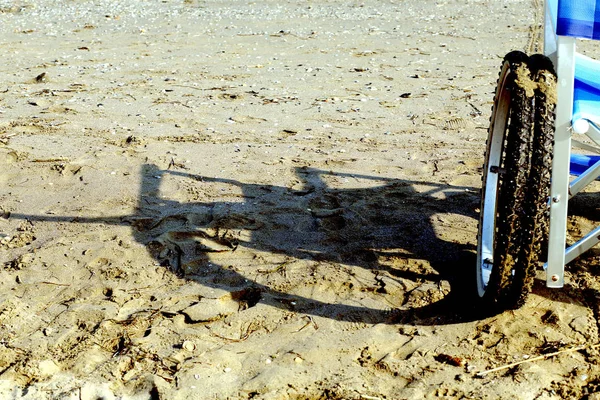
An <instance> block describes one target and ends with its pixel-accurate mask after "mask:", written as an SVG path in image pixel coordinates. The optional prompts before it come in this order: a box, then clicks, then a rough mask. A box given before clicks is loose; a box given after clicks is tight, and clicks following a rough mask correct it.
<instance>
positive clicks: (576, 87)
mask: <svg viewBox="0 0 600 400" xmlns="http://www.w3.org/2000/svg"><path fill="white" fill-rule="evenodd" d="M598 71H600V61H598V60H594V59H591V58H589V57H586V56H583V55H581V54H577V55H576V56H575V82H574V84H573V118H572V121H573V122H575V121H577V120H578V119H586V120H588V121H589V122H591V123H593V124H594V125H596V126H598V127H600V80H599V79H598Z"/></svg>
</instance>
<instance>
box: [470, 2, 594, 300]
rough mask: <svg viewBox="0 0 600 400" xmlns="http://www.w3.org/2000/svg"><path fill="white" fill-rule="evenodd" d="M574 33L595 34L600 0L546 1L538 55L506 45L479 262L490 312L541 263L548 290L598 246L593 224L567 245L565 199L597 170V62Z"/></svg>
mask: <svg viewBox="0 0 600 400" xmlns="http://www.w3.org/2000/svg"><path fill="white" fill-rule="evenodd" d="M577 39H593V40H600V0H546V4H545V18H544V54H536V55H532V56H528V55H526V54H524V53H522V52H519V51H513V52H511V53H509V54H507V55H506V56H505V57H504V61H503V63H502V66H501V70H500V76H499V79H498V83H497V87H496V92H495V97H494V105H493V108H492V115H491V118H490V126H489V130H488V140H487V144H486V153H485V161H484V166H483V177H482V196H481V197H482V199H481V209H480V217H479V227H478V245H477V261H476V279H477V295H478V298H479V300H480V301H481V302H483V304H484V305H485V306H486V307H489V309H490V310H492V309H493V310H506V309H515V308H518V307H520V306H521V305H523V303H524V301H525V300H526V297H527V295H528V293H529V292H530V291H531V287H532V284H533V282H534V277H535V275H536V270H537V269H538V267H539V266H541V265H543V267H544V269H545V271H546V286H547V287H550V288H560V287H563V286H564V267H565V264H567V263H569V262H571V261H573V260H574V259H575V258H577V257H578V256H580V255H581V254H583V253H584V252H586V251H587V250H589V249H590V248H591V247H593V246H594V245H595V244H597V243H598V242H600V227H598V228H596V229H594V230H592V231H591V232H589V233H588V234H587V235H585V236H584V237H583V238H582V239H580V240H579V241H577V242H576V243H574V244H572V245H570V246H568V247H566V235H567V208H568V203H569V199H570V198H572V197H573V196H575V195H576V194H577V193H580V192H581V191H582V190H583V189H584V188H585V187H586V186H588V185H589V184H590V183H592V182H593V181H595V180H596V179H598V177H599V176H600V155H599V154H600V128H599V127H600V62H599V61H596V60H594V59H591V58H588V57H585V56H583V55H581V54H578V53H577V52H576V40H577ZM575 134H577V135H586V136H587V137H588V138H589V140H586V141H582V140H576V138H573V136H575ZM574 147H577V148H578V150H577V153H575V152H573V151H572V150H573V148H574Z"/></svg>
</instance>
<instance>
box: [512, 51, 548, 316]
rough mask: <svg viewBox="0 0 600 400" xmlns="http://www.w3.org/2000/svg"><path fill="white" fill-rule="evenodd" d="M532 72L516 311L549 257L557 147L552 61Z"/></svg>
mask: <svg viewBox="0 0 600 400" xmlns="http://www.w3.org/2000/svg"><path fill="white" fill-rule="evenodd" d="M529 68H530V70H531V74H532V76H533V79H534V81H535V82H536V84H537V87H536V89H535V94H534V126H533V141H532V148H531V169H530V171H529V178H528V180H527V190H526V194H525V202H524V204H523V210H524V215H523V220H522V222H521V230H522V233H521V239H520V240H521V247H520V253H519V255H518V257H517V259H518V268H516V269H515V271H514V277H513V285H512V286H513V287H512V291H513V293H512V294H511V297H512V300H510V302H511V303H512V306H513V307H520V306H521V305H523V303H524V302H525V300H526V298H527V295H528V294H529V292H530V291H531V286H532V285H533V281H534V278H535V269H536V266H537V265H538V261H540V260H545V259H546V258H547V254H548V233H549V222H550V210H549V207H548V199H549V197H550V179H551V166H552V149H553V147H554V119H555V109H556V72H555V71H554V66H553V64H552V61H550V59H549V58H547V57H545V56H543V55H540V54H536V55H533V56H531V57H530V58H529Z"/></svg>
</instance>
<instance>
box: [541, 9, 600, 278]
mask: <svg viewBox="0 0 600 400" xmlns="http://www.w3.org/2000/svg"><path fill="white" fill-rule="evenodd" d="M556 4H557V0H547V1H546V13H545V32H544V53H545V54H546V56H548V57H549V58H550V59H551V60H552V61H553V63H554V66H555V69H556V73H557V76H558V81H557V98H558V103H557V106H556V122H555V133H554V156H553V160H552V184H551V188H550V200H549V204H550V233H549V243H548V262H547V263H546V265H544V267H545V269H546V273H547V276H546V286H547V287H551V288H560V287H563V286H564V266H565V264H567V263H569V262H570V261H573V260H574V259H575V258H577V257H578V256H580V255H581V254H583V253H584V252H586V251H587V250H589V249H590V248H591V247H593V246H594V245H595V244H597V243H599V242H600V227H598V228H596V229H594V230H593V231H592V232H590V233H589V234H587V235H586V236H585V237H583V238H582V239H581V240H579V241H578V242H576V243H575V244H573V245H571V246H570V247H568V248H567V249H566V250H565V244H566V236H567V211H568V202H569V198H571V197H572V196H574V195H576V194H577V193H579V192H580V191H581V190H583V189H584V188H585V186H587V185H588V184H589V183H591V182H592V181H594V180H596V179H597V178H598V177H599V176H600V162H597V163H596V164H594V165H593V166H592V167H591V168H589V169H587V170H586V171H585V173H583V174H581V175H580V176H579V177H577V178H576V179H574V180H572V181H571V179H570V173H569V165H570V159H571V146H572V145H574V146H576V147H579V148H583V149H585V150H587V151H593V152H596V153H598V154H600V148H597V147H594V146H590V145H588V144H585V143H581V142H579V141H576V140H572V138H571V135H572V132H573V129H572V115H573V90H574V89H573V83H574V80H575V58H576V51H575V50H576V45H575V38H573V37H566V36H557V35H556V34H555V32H556V29H555V27H554V21H556V19H555V18H554V17H555V16H556V15H555V13H556ZM599 72H600V71H599ZM588 125H589V126H588V128H589V129H588V130H587V132H581V133H585V134H586V135H587V136H588V137H589V138H590V139H591V140H592V141H593V142H595V143H597V144H598V145H599V146H600V131H598V129H597V127H596V126H595V125H594V124H588Z"/></svg>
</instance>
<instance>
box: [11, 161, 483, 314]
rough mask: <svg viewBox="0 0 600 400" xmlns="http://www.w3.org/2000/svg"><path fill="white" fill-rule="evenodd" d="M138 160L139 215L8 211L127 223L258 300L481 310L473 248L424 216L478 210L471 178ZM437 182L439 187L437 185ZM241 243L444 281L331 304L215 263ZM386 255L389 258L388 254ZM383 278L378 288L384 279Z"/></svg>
mask: <svg viewBox="0 0 600 400" xmlns="http://www.w3.org/2000/svg"><path fill="white" fill-rule="evenodd" d="M141 168H142V170H141V185H140V191H139V197H138V204H137V213H136V214H135V215H132V216H128V217H125V218H112V219H111V218H99V219H98V220H97V221H95V219H93V218H75V219H74V218H72V217H57V216H49V217H45V216H40V217H36V216H25V215H13V216H12V217H16V218H26V219H30V220H36V219H37V220H57V221H58V220H64V221H72V222H85V223H89V222H102V223H104V224H107V223H108V224H111V223H112V224H120V225H121V224H130V225H131V227H132V235H133V237H134V239H135V240H136V241H137V242H139V243H141V244H143V245H144V246H146V248H147V250H148V252H149V253H150V254H151V255H152V257H153V258H155V259H156V260H157V261H158V262H159V263H160V264H161V265H162V266H163V267H165V268H167V269H169V270H170V271H171V272H172V273H174V274H176V275H177V276H179V277H180V278H182V279H187V280H190V281H194V282H197V283H198V284H200V285H203V286H205V287H210V288H216V289H220V290H225V291H228V292H230V293H240V291H242V290H243V291H245V292H244V293H246V294H249V296H250V298H248V299H244V300H245V301H246V302H247V303H246V306H248V305H249V306H253V305H255V304H258V302H260V303H263V304H267V305H269V306H272V307H278V308H282V309H287V310H290V309H291V310H293V311H296V312H301V313H305V314H308V315H314V316H320V317H325V318H330V319H335V320H342V321H351V322H364V323H370V324H377V323H388V324H392V323H412V324H419V325H441V324H451V323H457V322H464V321H467V320H471V319H475V318H477V317H476V315H475V313H473V312H472V311H473V308H472V304H473V303H472V298H471V293H472V290H473V289H474V288H473V286H474V267H473V266H474V256H472V254H473V250H474V248H473V246H471V245H464V244H460V243H458V241H454V240H444V239H441V238H440V237H439V234H438V233H436V229H435V227H434V225H433V224H432V218H437V216H439V215H442V216H443V215H450V214H451V215H459V216H467V217H472V218H476V213H475V208H476V207H477V206H478V203H479V198H478V196H477V195H476V192H475V190H474V189H472V188H466V187H457V186H449V185H443V184H437V183H428V182H415V181H406V180H396V179H386V178H380V177H372V176H358V175H347V174H342V173H335V172H326V171H322V170H318V169H312V168H298V169H297V170H296V174H297V176H298V179H299V181H300V182H301V184H300V185H299V187H298V188H287V187H282V186H273V185H260V184H252V183H244V182H240V181H237V180H234V179H224V178H209V177H205V176H200V175H195V174H191V173H187V172H182V171H176V170H169V169H168V170H161V169H159V168H158V167H157V166H155V165H151V164H146V165H143V166H142V167H141ZM172 179H177V180H179V181H185V182H186V183H187V184H188V185H189V186H193V187H195V188H196V190H198V191H199V192H200V193H204V197H206V198H208V199H210V197H215V196H211V195H210V193H215V192H216V193H217V196H219V197H220V198H233V199H232V200H231V201H220V202H212V201H206V202H203V201H198V202H190V203H182V202H179V201H175V200H169V199H168V198H166V197H167V196H163V195H162V194H161V186H163V185H165V180H172ZM327 179H356V180H358V181H361V182H362V183H363V185H362V186H365V188H353V189H336V188H332V187H330V185H328V183H327ZM365 182H367V183H370V184H368V185H365V184H364V183H365ZM373 182H376V186H373ZM417 185H418V187H419V190H417V189H416V186H417ZM441 191H444V192H445V193H446V196H436V193H439V192H441ZM165 192H166V191H165ZM224 193H225V195H223V194H224ZM227 193H229V194H230V195H229V196H227ZM236 193H237V194H236ZM448 194H450V195H448ZM449 229H452V228H449ZM468 234H471V233H468ZM241 253H243V254H244V257H248V255H249V254H250V255H251V254H255V257H256V254H265V253H266V254H271V255H273V256H281V257H284V258H285V259H288V260H306V261H307V262H309V263H319V262H324V263H332V264H341V265H344V266H348V267H349V268H350V269H354V268H361V269H364V270H368V271H370V272H372V273H373V274H374V276H375V277H376V278H377V277H378V278H379V282H383V279H381V277H383V276H386V277H387V278H388V279H391V280H392V281H397V282H398V283H399V285H401V286H404V287H407V286H411V287H412V288H414V287H417V286H419V284H421V283H423V282H426V283H429V284H430V287H436V285H437V287H441V285H442V283H444V284H445V285H446V286H447V285H448V284H449V286H450V290H449V291H447V290H446V292H447V293H444V294H443V295H439V298H436V299H433V301H423V302H421V303H414V304H412V303H406V300H404V304H402V305H401V306H399V307H394V308H392V309H390V308H389V307H388V308H387V309H384V307H382V309H375V308H371V307H368V306H364V305H348V304H339V302H328V301H323V300H318V299H315V298H310V297H309V296H300V295H296V294H292V293H288V292H287V291H286V290H281V289H278V288H277V287H271V286H270V285H268V284H265V283H259V282H258V281H257V279H252V278H251V277H250V276H251V274H250V273H249V271H245V270H244V268H233V267H232V266H230V265H226V264H225V263H224V262H223V263H221V264H219V263H218V261H219V259H223V257H222V254H227V257H229V259H230V260H233V259H235V258H236V257H237V256H238V255H241ZM220 255H221V257H219V256H220ZM390 259H394V260H396V261H397V262H395V263H394V262H385V260H390ZM415 260H417V262H416V264H415ZM398 261H399V262H398ZM411 262H412V263H413V264H412V266H411V265H409V264H410V263H411ZM251 263H252V262H251V261H250V264H251ZM257 263H260V260H259V261H256V262H254V264H257ZM415 265H417V268H415ZM407 282H409V283H411V285H407V284H406V283H407ZM379 289H381V293H385V292H386V291H385V288H384V287H380V288H379ZM407 291H408V290H407ZM430 300H431V299H430ZM382 303H384V301H383V299H382Z"/></svg>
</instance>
